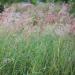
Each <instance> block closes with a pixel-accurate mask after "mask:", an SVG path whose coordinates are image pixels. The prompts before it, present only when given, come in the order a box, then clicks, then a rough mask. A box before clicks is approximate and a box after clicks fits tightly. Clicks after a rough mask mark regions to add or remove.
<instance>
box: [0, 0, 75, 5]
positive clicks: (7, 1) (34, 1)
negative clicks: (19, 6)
mask: <svg viewBox="0 0 75 75" xmlns="http://www.w3.org/2000/svg"><path fill="white" fill-rule="evenodd" d="M14 2H30V3H32V4H36V3H37V2H75V0H0V3H2V4H5V3H8V4H11V3H14Z"/></svg>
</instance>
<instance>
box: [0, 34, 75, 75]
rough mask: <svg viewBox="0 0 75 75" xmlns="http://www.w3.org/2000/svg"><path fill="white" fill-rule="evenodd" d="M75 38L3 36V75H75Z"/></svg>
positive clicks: (0, 66) (0, 45)
mask: <svg viewBox="0 0 75 75" xmlns="http://www.w3.org/2000/svg"><path fill="white" fill-rule="evenodd" d="M74 74H75V38H74V37H64V38H59V37H57V36H54V35H50V33H49V35H48V34H47V35H41V36H39V35H38V36H37V34H34V35H31V36H30V37H29V38H27V39H25V38H24V36H23V34H22V33H19V34H18V33H15V34H7V35H5V36H4V35H3V36H0V75H74Z"/></svg>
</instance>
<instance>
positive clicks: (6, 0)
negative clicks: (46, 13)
mask: <svg viewBox="0 0 75 75" xmlns="http://www.w3.org/2000/svg"><path fill="white" fill-rule="evenodd" d="M18 2H28V3H32V4H37V3H39V2H44V3H48V2H55V3H56V2H60V3H62V2H65V3H70V4H71V11H70V13H71V14H75V0H0V4H2V5H6V4H7V5H11V4H12V3H18Z"/></svg>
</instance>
